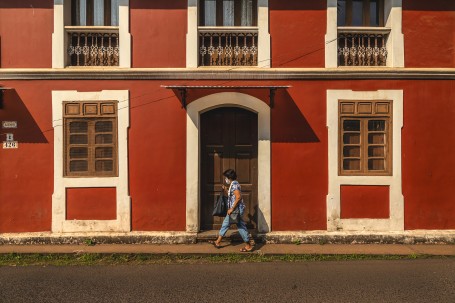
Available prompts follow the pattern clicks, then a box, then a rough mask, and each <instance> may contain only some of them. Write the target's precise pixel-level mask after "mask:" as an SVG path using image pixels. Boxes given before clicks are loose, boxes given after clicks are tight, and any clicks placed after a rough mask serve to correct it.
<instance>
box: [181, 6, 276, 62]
mask: <svg viewBox="0 0 455 303" xmlns="http://www.w3.org/2000/svg"><path fill="white" fill-rule="evenodd" d="M198 2H199V1H198V0H188V33H187V35H186V67H187V68H197V67H199V33H198V25H199V18H198V16H199V14H198ZM270 48H271V46H270V33H269V0H258V66H257V67H259V68H270V67H271V64H272V63H271V50H270ZM249 67H251V68H257V67H256V66H249ZM231 68H232V67H231Z"/></svg>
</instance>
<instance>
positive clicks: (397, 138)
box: [327, 90, 404, 231]
mask: <svg viewBox="0 0 455 303" xmlns="http://www.w3.org/2000/svg"><path fill="white" fill-rule="evenodd" d="M341 99H343V100H391V101H392V102H393V122H392V125H393V144H392V150H393V151H392V167H393V173H392V176H339V175H338V100H341ZM327 127H328V132H329V136H328V140H329V142H328V143H329V144H328V147H329V151H328V153H329V193H328V195H327V230H328V231H336V230H356V231H360V230H367V231H402V230H404V198H403V194H402V178H401V176H402V175H401V128H402V127H403V91H402V90H379V91H364V92H357V91H356V92H354V91H352V90H328V91H327ZM341 185H386V186H389V187H390V218H389V219H341V218H340V214H341V205H340V186H341Z"/></svg>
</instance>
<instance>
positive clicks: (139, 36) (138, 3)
mask: <svg viewBox="0 0 455 303" xmlns="http://www.w3.org/2000/svg"><path fill="white" fill-rule="evenodd" d="M130 25H131V28H130V32H131V36H132V57H133V61H132V66H133V67H185V66H186V33H187V1H186V0H172V1H169V0H153V1H150V0H130Z"/></svg>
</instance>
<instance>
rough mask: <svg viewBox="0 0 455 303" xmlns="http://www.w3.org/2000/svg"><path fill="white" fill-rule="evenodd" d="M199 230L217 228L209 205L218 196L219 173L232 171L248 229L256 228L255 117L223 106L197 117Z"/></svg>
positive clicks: (220, 183)
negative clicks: (234, 174)
mask: <svg viewBox="0 0 455 303" xmlns="http://www.w3.org/2000/svg"><path fill="white" fill-rule="evenodd" d="M200 126H201V128H200V129H201V149H200V150H201V230H213V229H219V228H220V227H221V223H222V220H223V219H222V218H218V217H213V216H212V211H213V205H214V202H215V201H216V199H218V197H219V195H220V193H221V185H222V184H223V182H224V177H223V172H224V171H225V170H227V169H229V168H232V169H234V170H235V171H236V173H237V180H238V181H239V183H240V185H241V186H242V196H243V201H244V202H245V205H246V209H245V214H244V216H243V218H244V220H245V221H246V223H247V226H248V228H249V229H256V228H257V210H258V207H257V206H258V199H257V188H258V187H257V179H258V177H257V175H258V171H257V167H258V161H257V159H258V157H257V154H258V117H257V114H255V113H252V112H250V111H247V110H245V109H241V108H236V107H224V108H218V109H214V110H211V111H209V112H206V113H204V114H202V115H201V123H200Z"/></svg>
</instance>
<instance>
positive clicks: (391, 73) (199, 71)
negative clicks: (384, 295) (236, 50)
mask: <svg viewBox="0 0 455 303" xmlns="http://www.w3.org/2000/svg"><path fill="white" fill-rule="evenodd" d="M116 79H118V80H307V79H310V80H318V79H323V80H332V79H333V80H343V79H358V80H362V79H403V80H406V79H416V80H418V79H428V80H454V79H455V68H333V69H327V68H286V69H274V68H271V69H259V68H194V69H188V68H180V69H179V68H177V69H176V68H172V69H163V68H160V69H155V68H150V69H148V68H140V69H139V68H131V69H122V68H114V69H112V68H111V69H106V68H105V69H100V68H96V69H95V68H90V69H72V68H68V69H45V68H43V69H0V80H116Z"/></svg>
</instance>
